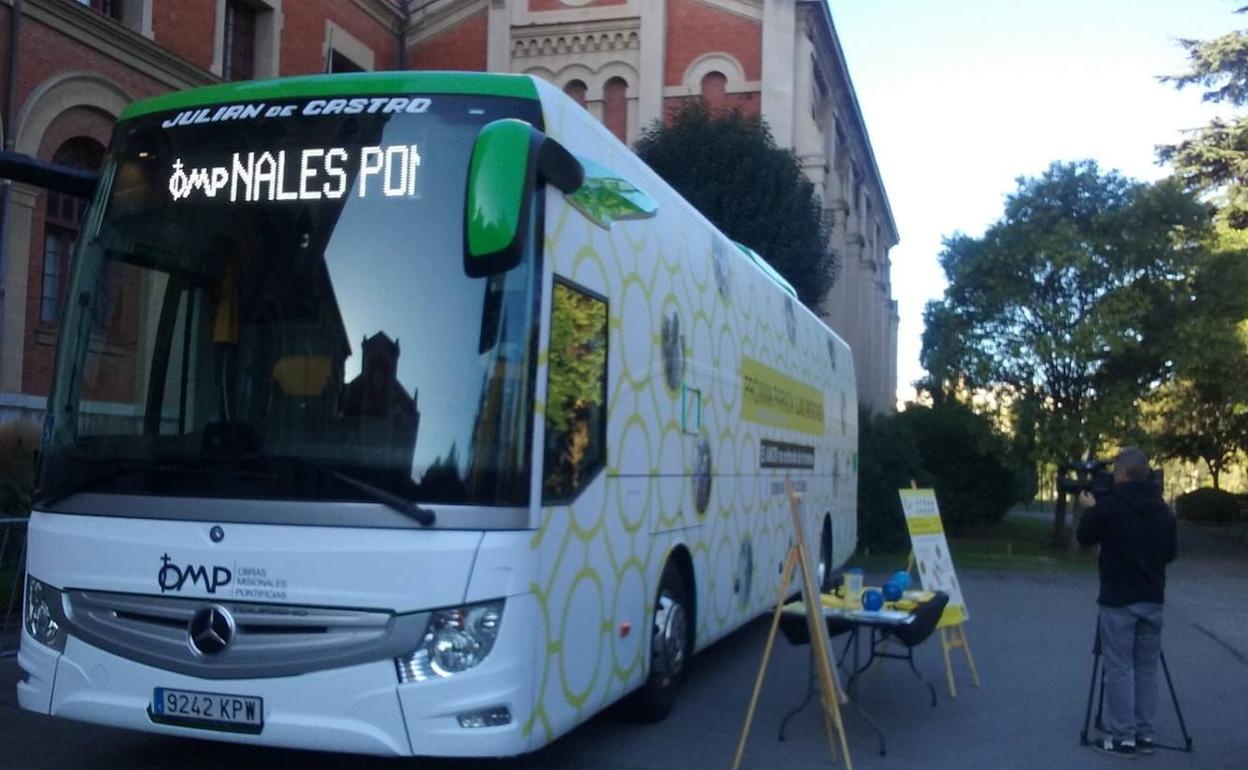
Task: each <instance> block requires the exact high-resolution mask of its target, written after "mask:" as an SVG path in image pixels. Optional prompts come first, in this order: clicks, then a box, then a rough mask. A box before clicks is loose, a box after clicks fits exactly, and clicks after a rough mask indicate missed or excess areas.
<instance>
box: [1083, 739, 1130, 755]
mask: <svg viewBox="0 0 1248 770" xmlns="http://www.w3.org/2000/svg"><path fill="white" fill-rule="evenodd" d="M1092 745H1093V746H1094V747H1095V748H1098V749H1100V750H1101V751H1103V752H1105V753H1106V754H1113V755H1114V756H1116V757H1124V758H1126V759H1135V742H1134V741H1120V740H1118V739H1117V738H1101V739H1100V740H1097V741H1093V742H1092Z"/></svg>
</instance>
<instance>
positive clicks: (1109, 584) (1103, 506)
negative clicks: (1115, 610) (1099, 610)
mask: <svg viewBox="0 0 1248 770" xmlns="http://www.w3.org/2000/svg"><path fill="white" fill-rule="evenodd" d="M1175 529H1176V528H1175V523H1174V514H1172V513H1171V512H1170V507H1169V506H1167V505H1166V503H1165V501H1163V500H1162V499H1161V496H1160V495H1158V494H1157V489H1156V487H1155V486H1154V485H1153V483H1152V482H1147V481H1139V482H1136V481H1130V482H1126V483H1122V484H1115V485H1114V491H1113V492H1111V493H1110V494H1108V495H1105V496H1104V497H1102V498H1101V499H1099V500H1097V501H1096V505H1094V506H1092V507H1091V508H1089V509H1088V510H1086V511H1084V513H1083V518H1082V519H1080V520H1079V532H1078V535H1079V543H1080V545H1099V546H1100V547H1101V557H1100V570H1101V593H1100V596H1099V597H1097V601H1098V602H1099V603H1101V604H1103V605H1106V606H1108V607H1125V606H1126V605H1128V604H1134V603H1136V602H1157V603H1158V604H1160V603H1161V602H1162V601H1163V600H1164V597H1165V591H1166V564H1168V563H1169V562H1172V561H1174V557H1175V556H1176V555H1177V553H1178V546H1177V542H1176V537H1175Z"/></svg>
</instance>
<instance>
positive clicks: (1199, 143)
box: [1158, 6, 1248, 228]
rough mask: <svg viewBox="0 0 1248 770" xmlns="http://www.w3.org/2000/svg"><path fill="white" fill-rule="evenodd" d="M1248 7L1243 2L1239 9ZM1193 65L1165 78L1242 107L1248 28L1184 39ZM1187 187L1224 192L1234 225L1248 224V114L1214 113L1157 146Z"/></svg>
mask: <svg viewBox="0 0 1248 770" xmlns="http://www.w3.org/2000/svg"><path fill="white" fill-rule="evenodd" d="M1245 11H1248V6H1242V7H1240V8H1238V9H1237V10H1236V13H1244V12H1245ZM1179 44H1180V45H1182V46H1183V48H1184V49H1185V50H1186V51H1187V56H1188V64H1189V69H1188V71H1187V72H1185V73H1183V74H1181V75H1173V76H1167V77H1163V78H1161V80H1162V82H1166V83H1171V84H1173V85H1174V86H1175V88H1178V89H1180V90H1181V89H1184V88H1188V87H1193V86H1194V87H1197V88H1200V89H1203V93H1202V94H1201V97H1202V99H1203V100H1204V101H1206V102H1213V103H1220V104H1227V105H1231V106H1234V107H1243V106H1244V105H1245V103H1248V30H1236V31H1233V32H1229V33H1227V34H1225V35H1222V36H1220V37H1216V38H1214V39H1212V40H1191V39H1185V40H1180V41H1179ZM1158 154H1159V155H1160V157H1161V159H1162V160H1163V161H1166V162H1168V163H1170V164H1172V165H1173V166H1174V171H1175V174H1176V176H1178V178H1179V179H1180V180H1182V182H1183V183H1184V185H1186V186H1187V188H1188V189H1191V190H1197V191H1201V192H1221V193H1222V194H1223V196H1224V198H1225V216H1226V219H1227V221H1228V222H1229V223H1230V224H1231V225H1232V226H1233V227H1236V228H1245V227H1248V116H1243V115H1241V116H1238V117H1234V118H1231V119H1224V118H1216V119H1214V120H1213V122H1211V123H1210V124H1209V125H1207V126H1204V127H1202V128H1199V129H1196V130H1195V131H1193V132H1191V134H1190V135H1189V136H1188V138H1186V139H1184V140H1183V141H1181V142H1179V143H1178V144H1173V145H1165V146H1163V147H1160V148H1158Z"/></svg>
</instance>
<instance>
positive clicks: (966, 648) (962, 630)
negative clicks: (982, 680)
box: [958, 623, 979, 687]
mask: <svg viewBox="0 0 1248 770" xmlns="http://www.w3.org/2000/svg"><path fill="white" fill-rule="evenodd" d="M958 633H959V634H960V635H961V636H962V652H963V653H965V654H966V664H967V665H968V666H970V667H971V679H973V680H974V681H975V686H976V687H979V672H978V671H976V670H975V659H974V658H972V657H971V645H970V644H969V643H968V642H967V641H966V624H965V623H959V624H958Z"/></svg>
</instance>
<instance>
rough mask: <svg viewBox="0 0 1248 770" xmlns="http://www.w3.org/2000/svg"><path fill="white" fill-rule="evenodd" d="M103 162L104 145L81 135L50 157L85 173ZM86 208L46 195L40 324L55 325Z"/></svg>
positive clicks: (61, 196)
mask: <svg viewBox="0 0 1248 770" xmlns="http://www.w3.org/2000/svg"><path fill="white" fill-rule="evenodd" d="M103 160H104V146H103V145H101V144H100V143H99V142H97V141H95V140H94V139H91V138H88V137H85V136H80V137H75V138H74V139H70V140H69V141H67V142H65V144H62V145H61V146H60V148H59V149H57V151H56V152H55V153H54V154H53V155H52V162H53V163H59V164H60V165H62V166H72V167H74V168H81V169H86V170H88V171H96V170H98V169H99V167H100V164H101V163H102V162H103ZM86 208H87V201H86V200H84V199H82V198H75V197H74V196H72V195H65V194H63V193H56V192H49V193H48V205H47V210H46V211H45V212H44V217H43V288H42V291H41V293H40V302H39V320H40V321H41V322H43V323H55V322H56V319H57V317H58V316H59V315H60V312H61V300H62V298H63V296H64V294H65V277H66V274H67V273H68V271H69V258H70V256H71V255H72V254H73V253H74V244H75V243H76V242H77V241H78V231H79V230H80V229H81V228H82V217H83V214H85V213H86Z"/></svg>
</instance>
